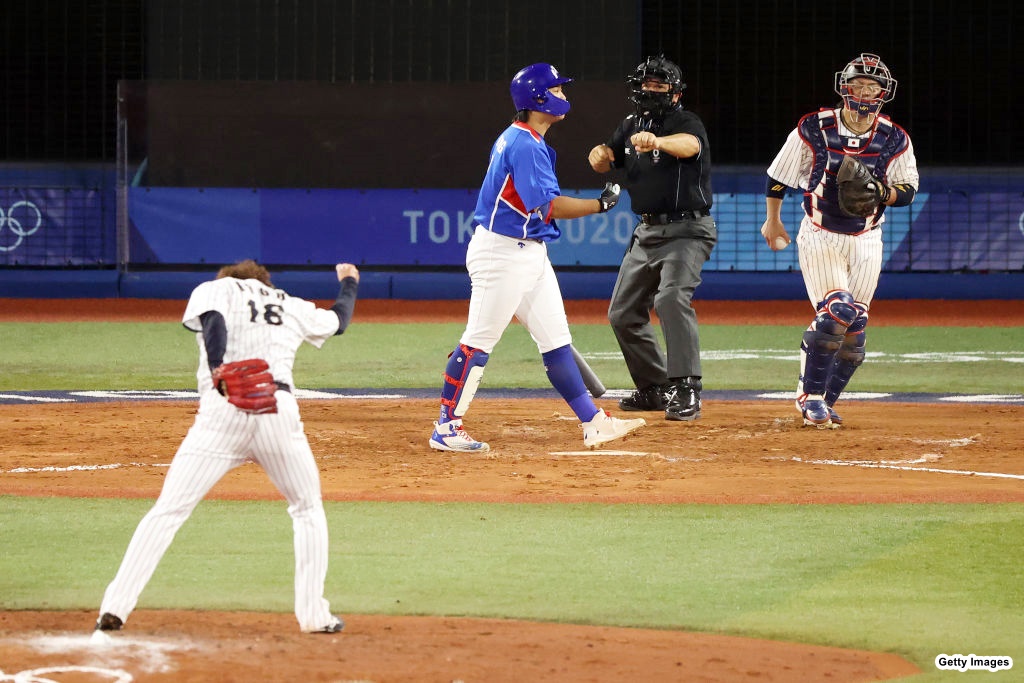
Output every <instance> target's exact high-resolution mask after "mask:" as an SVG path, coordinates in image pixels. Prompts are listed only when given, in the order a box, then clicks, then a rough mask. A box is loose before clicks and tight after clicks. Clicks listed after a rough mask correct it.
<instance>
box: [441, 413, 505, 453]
mask: <svg viewBox="0 0 1024 683" xmlns="http://www.w3.org/2000/svg"><path fill="white" fill-rule="evenodd" d="M430 447H431V448H433V449H434V450H435V451H458V452H462V453H486V452H487V451H489V450H491V447H490V446H488V445H487V444H486V443H485V442H483V441H477V440H476V439H474V438H473V437H471V436H470V435H469V434H467V433H466V430H465V429H463V428H462V420H453V421H451V422H445V423H444V424H439V423H437V422H435V423H434V433H433V434H431V435H430Z"/></svg>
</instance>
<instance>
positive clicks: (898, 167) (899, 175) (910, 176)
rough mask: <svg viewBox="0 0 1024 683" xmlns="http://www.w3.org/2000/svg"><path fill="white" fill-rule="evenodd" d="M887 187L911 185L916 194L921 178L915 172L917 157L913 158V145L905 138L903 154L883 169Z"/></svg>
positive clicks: (908, 137)
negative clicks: (905, 144) (905, 145)
mask: <svg viewBox="0 0 1024 683" xmlns="http://www.w3.org/2000/svg"><path fill="white" fill-rule="evenodd" d="M883 180H885V182H886V183H887V184H889V185H912V186H913V187H914V191H915V192H916V191H917V189H918V188H919V186H920V183H921V177H920V175H919V174H918V172H917V157H915V156H914V143H913V142H911V141H910V136H907V149H906V151H905V152H903V154H901V155H899V156H898V157H896V158H895V159H893V161H892V163H891V164H889V168H887V169H885V178H884V179H883Z"/></svg>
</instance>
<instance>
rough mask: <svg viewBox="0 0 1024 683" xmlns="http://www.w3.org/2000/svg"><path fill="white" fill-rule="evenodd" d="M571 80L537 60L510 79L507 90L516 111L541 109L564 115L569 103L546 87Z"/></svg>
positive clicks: (552, 113)
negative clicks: (510, 82) (510, 94)
mask: <svg viewBox="0 0 1024 683" xmlns="http://www.w3.org/2000/svg"><path fill="white" fill-rule="evenodd" d="M570 82H572V79H571V78H566V77H565V76H560V75H558V69H556V68H555V67H553V66H551V65H550V64H545V63H544V62H539V63H537V64H531V65H530V66H527V67H524V68H523V69H521V70H520V71H519V73H517V74H516V75H515V77H514V78H513V79H512V84H511V85H510V86H509V91H510V92H511V93H512V103H513V104H514V105H516V111H523V110H524V109H529V110H530V111H542V112H544V113H545V114H551V115H552V116H564V115H565V114H566V113H567V112H568V111H569V103H568V102H566V101H565V100H563V99H561V98H558V97H555V96H554V95H552V94H551V93H549V92H548V88H553V87H555V86H556V85H562V84H563V83H570Z"/></svg>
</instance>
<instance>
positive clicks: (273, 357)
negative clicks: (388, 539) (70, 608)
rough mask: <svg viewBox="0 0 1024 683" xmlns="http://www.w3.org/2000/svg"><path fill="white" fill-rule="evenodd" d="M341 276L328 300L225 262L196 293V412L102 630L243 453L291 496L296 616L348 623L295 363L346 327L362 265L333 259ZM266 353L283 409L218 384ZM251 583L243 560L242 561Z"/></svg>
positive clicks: (103, 607) (191, 304)
mask: <svg viewBox="0 0 1024 683" xmlns="http://www.w3.org/2000/svg"><path fill="white" fill-rule="evenodd" d="M335 272H336V274H337V278H338V282H339V283H340V287H339V291H338V296H337V299H336V300H335V303H334V305H333V306H332V307H331V308H330V309H324V308H318V307H317V306H316V305H315V304H314V303H312V302H310V301H306V300H304V299H300V298H297V297H293V296H290V295H288V294H287V293H285V292H284V291H282V290H280V289H275V288H274V286H273V284H272V283H271V281H270V275H269V273H268V272H267V270H266V268H264V267H263V266H261V265H259V264H257V263H255V262H254V261H251V260H249V261H242V262H240V263H236V264H234V265H231V266H225V267H223V268H221V269H220V272H218V274H217V278H216V279H215V280H211V281H209V282H204V283H202V284H201V285H199V286H198V287H196V289H195V290H194V291H193V292H192V295H191V297H190V298H189V301H188V304H187V306H186V308H185V314H184V316H183V318H182V323H183V324H184V326H185V328H186V329H188V330H190V331H192V332H195V334H196V341H197V343H198V345H199V368H198V370H197V372H196V377H197V379H198V384H199V411H198V413H197V415H196V419H195V423H194V424H193V425H192V428H191V429H190V430H189V432H188V434H187V435H186V436H185V439H184V440H183V441H182V443H181V445H180V446H179V447H178V452H177V453H176V454H175V456H174V460H173V461H172V462H171V466H170V469H168V471H167V477H166V479H165V480H164V485H163V489H162V490H161V492H160V497H159V498H158V499H157V501H156V504H155V505H154V506H153V508H152V509H151V510H150V511H149V512H148V513H147V514H146V516H145V517H144V518H143V519H142V521H141V522H140V523H139V526H138V528H136V530H135V534H134V535H133V536H132V540H131V542H130V543H129V544H128V550H127V551H126V552H125V555H124V559H123V560H122V561H121V567H120V569H118V571H117V575H116V576H115V577H114V580H113V581H112V582H111V583H110V585H109V586H107V590H106V592H105V593H104V595H103V601H102V603H101V604H100V617H99V619H98V620H97V622H96V629H97V630H100V631H117V630H120V629H121V628H122V626H123V625H124V623H125V622H126V621H127V620H128V615H129V614H131V612H132V611H133V610H134V609H135V605H136V603H137V602H138V599H139V595H140V594H141V593H142V590H143V589H144V588H145V587H146V584H147V583H148V582H149V579H150V577H151V576H152V575H153V572H154V571H155V570H156V567H157V564H158V563H159V562H160V559H161V558H162V557H163V555H164V553H165V552H166V551H167V548H168V547H169V546H170V544H171V541H172V540H173V539H174V536H175V534H176V533H177V531H178V529H179V528H181V525H182V524H184V523H185V520H187V519H188V517H189V516H190V515H191V514H192V511H193V510H194V509H195V507H196V505H197V504H198V503H199V501H200V500H202V499H203V497H204V496H205V495H206V494H207V492H209V490H210V489H211V488H212V487H213V486H214V484H216V483H217V482H218V481H220V479H221V478H222V477H224V475H226V474H227V473H228V472H229V471H231V470H233V469H234V468H236V467H238V466H239V465H242V464H243V463H245V462H249V461H251V462H255V463H257V464H258V465H260V466H261V467H262V468H263V469H264V471H266V473H267V475H268V476H269V477H270V480H271V481H272V482H273V483H274V485H275V486H276V487H277V489H278V490H279V491H280V492H281V493H282V495H284V497H285V499H286V500H287V501H288V514H289V515H291V518H292V528H293V531H294V536H295V616H296V618H297V619H298V622H299V628H300V629H301V630H302V631H305V632H307V633H337V632H338V631H341V629H342V628H343V626H344V623H343V622H342V620H341V619H339V618H338V617H337V616H335V615H333V614H332V613H331V610H330V604H329V603H328V601H327V600H326V599H324V581H325V579H326V576H327V518H326V516H325V514H324V507H323V502H322V500H321V494H320V473H319V471H318V469H317V465H316V462H315V461H314V459H313V452H312V450H311V449H310V446H309V441H308V440H307V438H306V434H305V431H304V429H303V425H302V419H301V417H300V415H299V407H298V404H297V403H296V401H295V397H294V396H293V394H292V389H293V388H294V382H293V379H292V366H293V364H294V362H295V352H296V351H297V350H298V348H299V346H301V345H302V343H303V342H306V343H309V344H311V345H313V346H315V347H317V348H319V347H320V346H322V345H323V343H324V342H325V341H326V340H327V339H328V338H329V337H331V336H334V335H338V334H341V333H342V332H344V331H345V329H346V328H347V327H348V324H349V322H350V321H351V319H352V312H353V309H354V308H355V302H356V295H357V291H358V287H359V284H358V283H359V271H358V270H357V269H356V267H355V266H353V265H352V264H350V263H339V264H338V265H337V266H335ZM250 358H259V359H263V360H265V361H266V362H267V363H268V364H269V366H270V367H269V371H270V373H271V374H272V375H273V378H274V381H275V383H276V385H277V389H276V391H275V392H274V397H275V398H276V399H277V411H276V412H269V413H265V414H253V413H249V412H245V411H243V410H240V409H239V408H236V407H235V406H234V405H232V404H231V403H229V402H228V400H227V398H225V397H224V396H222V395H221V393H220V392H219V391H218V389H217V388H216V387H215V386H214V382H213V379H212V372H213V370H214V369H216V368H217V367H219V366H220V365H221V364H222V363H228V362H232V361H237V360H241V359H250ZM238 571H239V578H240V579H242V580H243V582H244V572H245V566H244V565H243V566H240V567H239V568H238Z"/></svg>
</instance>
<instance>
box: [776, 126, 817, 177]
mask: <svg viewBox="0 0 1024 683" xmlns="http://www.w3.org/2000/svg"><path fill="white" fill-rule="evenodd" d="M813 163H814V156H813V155H812V154H811V148H810V146H809V145H807V143H805V142H804V139H803V138H802V137H800V133H799V131H797V129H796V128H794V129H793V130H792V132H790V134H789V137H787V138H786V142H785V144H784V145H782V149H780V150H779V153H778V154H777V155H776V156H775V160H774V161H772V163H771V166H769V167H768V175H769V176H771V177H772V178H774V179H775V180H778V181H779V182H780V183H784V184H785V185H787V186H788V187H796V188H800V189H803V190H806V189H807V182H808V180H809V179H810V177H811V166H812V164H813Z"/></svg>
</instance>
